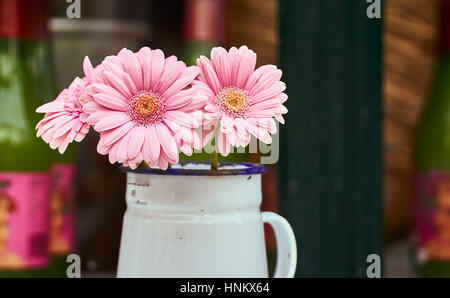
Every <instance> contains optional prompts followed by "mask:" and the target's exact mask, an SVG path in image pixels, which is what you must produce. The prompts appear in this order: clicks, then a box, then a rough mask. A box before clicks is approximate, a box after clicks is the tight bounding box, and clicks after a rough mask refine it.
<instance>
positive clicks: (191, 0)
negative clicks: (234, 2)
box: [183, 0, 227, 65]
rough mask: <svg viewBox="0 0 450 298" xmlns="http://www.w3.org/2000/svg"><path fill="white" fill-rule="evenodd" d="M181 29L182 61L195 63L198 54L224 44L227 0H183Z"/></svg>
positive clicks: (204, 53)
mask: <svg viewBox="0 0 450 298" xmlns="http://www.w3.org/2000/svg"><path fill="white" fill-rule="evenodd" d="M183 29H184V31H183V36H184V45H183V52H184V53H183V56H184V62H186V64H187V65H196V64H197V58H198V57H200V55H204V56H206V57H209V55H210V53H211V49H212V48H213V47H217V46H225V44H226V41H227V0H214V1H210V0H185V1H184V16H183Z"/></svg>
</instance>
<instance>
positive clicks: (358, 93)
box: [279, 0, 382, 277]
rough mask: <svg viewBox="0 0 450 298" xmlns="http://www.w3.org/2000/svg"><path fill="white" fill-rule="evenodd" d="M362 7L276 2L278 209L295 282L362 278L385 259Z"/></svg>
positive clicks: (328, 0)
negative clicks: (283, 99)
mask: <svg viewBox="0 0 450 298" xmlns="http://www.w3.org/2000/svg"><path fill="white" fill-rule="evenodd" d="M369 5H370V3H366V1H365V0H280V10H279V13H280V16H279V20H280V62H281V68H282V69H283V71H284V75H283V80H284V81H285V82H286V84H287V87H288V89H287V91H286V92H287V94H288V95H289V100H288V101H287V103H286V105H287V108H288V109H289V113H288V114H287V117H286V125H285V127H281V129H280V130H281V132H280V139H281V140H280V162H279V165H280V170H279V173H280V207H281V212H282V214H283V215H285V216H286V217H287V219H288V220H289V221H290V222H291V224H292V225H293V228H294V230H295V233H296V237H297V239H298V249H299V263H298V269H297V276H298V277H310V276H314V277H365V276H366V269H367V266H368V265H369V263H366V258H367V256H368V255H370V254H373V253H375V254H378V255H380V257H382V224H381V222H382V143H381V142H382V141H381V140H382V134H381V132H382V93H381V86H382V84H381V70H382V46H381V34H382V21H381V20H380V19H369V18H368V17H367V15H366V10H367V7H368V6H369Z"/></svg>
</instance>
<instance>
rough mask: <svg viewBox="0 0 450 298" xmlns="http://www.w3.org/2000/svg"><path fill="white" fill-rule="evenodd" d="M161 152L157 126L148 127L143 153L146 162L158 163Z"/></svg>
mask: <svg viewBox="0 0 450 298" xmlns="http://www.w3.org/2000/svg"><path fill="white" fill-rule="evenodd" d="M160 150H161V144H160V142H159V141H158V135H157V134H156V129H155V125H152V126H149V127H147V129H146V130H145V142H144V148H143V150H142V152H143V153H144V159H145V161H146V162H149V161H157V160H158V158H159V154H160Z"/></svg>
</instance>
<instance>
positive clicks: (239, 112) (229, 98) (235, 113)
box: [214, 87, 250, 118]
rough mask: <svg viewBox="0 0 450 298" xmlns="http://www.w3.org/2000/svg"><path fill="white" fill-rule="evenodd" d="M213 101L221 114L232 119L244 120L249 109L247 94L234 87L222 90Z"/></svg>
mask: <svg viewBox="0 0 450 298" xmlns="http://www.w3.org/2000/svg"><path fill="white" fill-rule="evenodd" d="M214 101H215V104H216V106H218V107H219V108H220V109H221V110H222V112H224V113H225V114H227V115H228V116H230V117H232V118H245V117H246V116H247V113H248V111H249V109H250V98H249V96H248V93H247V92H246V91H244V90H242V89H239V88H235V87H226V88H223V89H222V90H220V92H219V93H217V95H216V97H215V100H214Z"/></svg>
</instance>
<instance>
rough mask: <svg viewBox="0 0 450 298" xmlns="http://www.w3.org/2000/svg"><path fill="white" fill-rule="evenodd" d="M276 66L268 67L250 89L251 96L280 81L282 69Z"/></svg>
mask: <svg viewBox="0 0 450 298" xmlns="http://www.w3.org/2000/svg"><path fill="white" fill-rule="evenodd" d="M274 68H275V69H267V70H266V71H265V72H264V73H263V74H262V75H261V77H260V78H259V79H258V81H257V82H256V83H255V85H254V86H253V87H252V88H251V89H249V92H250V95H251V96H254V95H256V94H258V93H259V92H261V91H263V90H266V89H268V88H270V87H272V86H273V84H275V83H277V82H279V81H280V79H281V75H282V71H281V70H280V69H276V67H275V66H274Z"/></svg>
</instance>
